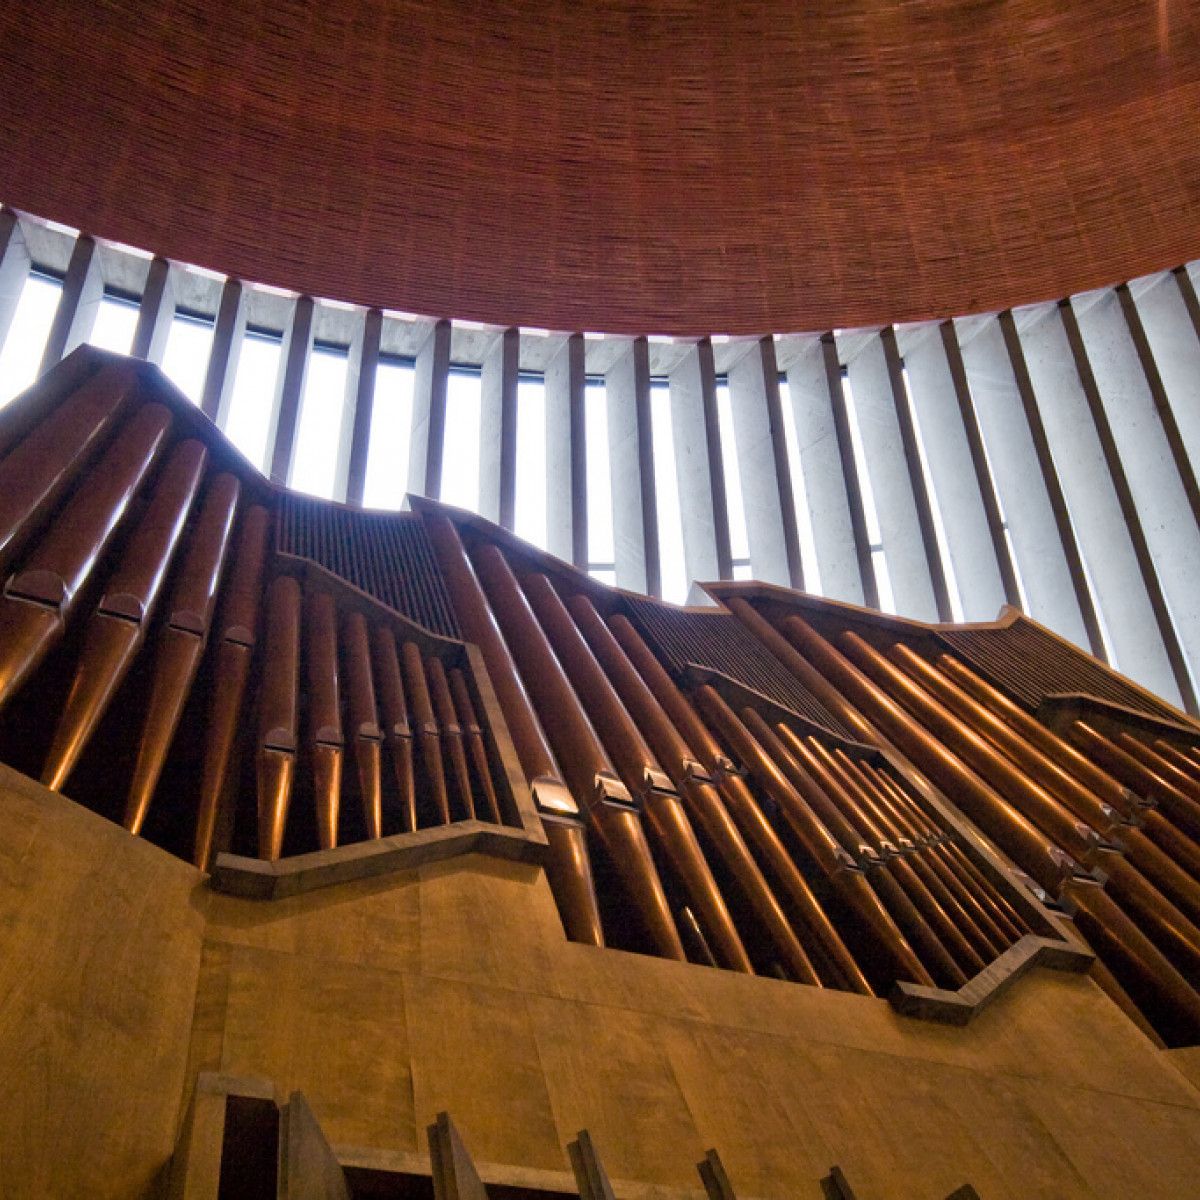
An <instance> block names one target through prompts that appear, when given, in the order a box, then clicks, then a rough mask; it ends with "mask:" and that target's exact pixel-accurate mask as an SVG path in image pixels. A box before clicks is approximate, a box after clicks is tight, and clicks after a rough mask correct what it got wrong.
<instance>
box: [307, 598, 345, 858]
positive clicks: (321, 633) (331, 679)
mask: <svg viewBox="0 0 1200 1200" xmlns="http://www.w3.org/2000/svg"><path fill="white" fill-rule="evenodd" d="M304 643H305V645H304V649H305V654H304V663H305V667H306V672H305V674H306V680H307V685H308V687H307V700H308V752H309V756H310V759H311V762H312V771H313V803H314V805H315V808H316V818H317V845H318V846H319V847H320V848H321V849H322V850H332V849H333V848H334V847H335V846H336V845H337V844H338V819H339V816H340V813H341V803H342V754H343V751H344V749H345V739H344V738H343V737H342V711H341V703H340V700H339V692H340V688H339V680H338V644H337V608H336V606H335V605H334V602H333V597H332V596H331V595H330V594H329V593H328V592H325V591H311V592H309V593H308V595H307V596H306V598H305V612H304Z"/></svg>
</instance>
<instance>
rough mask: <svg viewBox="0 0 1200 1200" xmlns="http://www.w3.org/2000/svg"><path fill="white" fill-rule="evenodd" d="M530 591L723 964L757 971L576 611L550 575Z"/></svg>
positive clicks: (534, 578) (533, 577) (530, 582)
mask: <svg viewBox="0 0 1200 1200" xmlns="http://www.w3.org/2000/svg"><path fill="white" fill-rule="evenodd" d="M523 585H524V589H525V594H526V596H527V597H528V599H529V603H530V606H531V607H532V609H533V612H534V614H535V616H536V617H537V619H538V621H539V622H540V623H541V626H542V629H543V631H544V632H545V634H546V636H547V637H548V638H549V640H550V644H551V647H552V648H553V650H554V652H555V653H556V654H557V655H558V659H559V661H560V662H561V663H562V665H563V668H564V670H565V671H566V672H567V674H568V676H569V678H570V680H571V684H572V686H573V688H574V691H575V695H576V696H577V697H579V699H580V700H581V701H582V703H583V706H584V709H585V710H586V712H587V714H588V716H589V717H590V718H591V720H592V722H593V724H594V726H595V728H596V730H597V732H598V733H599V735H600V737H601V738H602V739H603V742H604V746H605V748H606V749H607V750H608V751H609V752H610V754H611V755H612V759H613V763H614V765H615V766H616V768H617V772H618V774H619V775H620V777H621V779H622V781H623V782H624V784H625V786H626V787H627V788H628V789H629V791H630V792H631V793H632V794H633V795H635V796H641V798H642V813H643V815H644V817H645V819H646V821H647V823H648V824H649V826H650V831H651V833H652V834H653V835H654V837H655V840H656V841H657V842H658V844H659V846H660V847H661V849H662V852H663V854H664V855H665V857H666V858H667V860H668V861H669V862H670V864H671V867H672V869H673V870H674V871H675V873H676V875H677V877H678V878H679V880H680V881H681V882H682V884H683V887H684V890H685V891H686V892H687V894H688V897H689V899H690V901H691V904H692V907H693V909H694V910H695V912H696V914H697V915H698V917H699V918H700V921H701V924H702V925H703V928H704V932H705V935H706V940H707V941H708V942H709V943H710V945H711V947H712V949H713V950H714V952H715V954H716V956H717V958H718V960H719V961H720V962H721V964H722V965H723V966H726V967H728V968H730V969H731V970H735V971H742V972H744V973H746V974H753V968H752V967H751V965H750V958H749V956H748V955H747V954H746V950H745V947H744V946H743V945H742V940H741V938H740V937H739V936H738V932H737V929H736V928H735V927H734V924H733V918H732V917H731V916H730V915H729V910H728V908H727V907H726V905H725V901H724V899H723V898H722V896H721V892H720V889H719V888H718V887H717V881H716V880H715V879H714V878H713V877H712V873H711V872H710V871H709V869H708V863H707V862H705V860H704V854H703V851H702V850H701V849H700V843H699V842H698V841H697V840H696V835H695V833H694V832H693V831H692V827H691V825H690V824H689V823H688V819H687V814H686V813H685V812H684V809H683V805H682V804H681V803H680V800H679V797H678V796H676V795H674V794H673V793H671V792H669V791H667V790H666V788H665V786H664V785H665V784H666V783H667V780H666V778H665V777H664V776H663V772H662V769H661V767H660V766H659V764H658V762H657V761H656V760H655V758H654V755H653V754H652V753H651V751H650V747H649V746H648V745H646V741H645V739H644V738H643V737H642V735H641V732H640V730H639V729H638V727H637V725H635V724H634V722H633V720H632V719H631V718H630V716H629V713H628V712H627V711H626V709H625V707H624V705H623V704H622V703H621V699H620V697H619V696H618V694H617V692H616V690H615V688H614V687H613V685H612V683H611V682H610V681H609V679H608V676H607V675H605V673H604V671H603V669H602V668H601V667H600V664H599V663H598V662H597V661H596V658H595V656H594V655H593V654H592V652H591V650H590V648H589V647H588V643H587V642H586V641H585V640H584V638H583V635H582V634H581V633H580V632H579V629H578V627H577V626H576V625H575V622H574V621H573V620H572V619H571V614H570V613H569V612H568V611H567V608H566V606H565V605H564V604H563V602H562V600H561V598H560V597H559V595H558V593H557V592H556V591H555V590H554V587H553V585H552V584H551V582H550V580H549V579H547V578H546V576H545V575H542V574H539V573H536V572H534V573H531V574H529V575H527V576H526V577H525V579H524V580H523Z"/></svg>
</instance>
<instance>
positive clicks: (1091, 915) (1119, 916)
mask: <svg viewBox="0 0 1200 1200" xmlns="http://www.w3.org/2000/svg"><path fill="white" fill-rule="evenodd" d="M1062 894H1063V897H1064V898H1065V899H1067V900H1068V901H1070V902H1071V903H1072V904H1073V905H1074V906H1075V910H1076V911H1075V912H1074V914H1073V916H1074V921H1075V924H1076V925H1078V926H1079V928H1080V930H1081V931H1082V933H1083V935H1084V937H1085V938H1086V939H1087V941H1088V943H1089V944H1090V945H1091V946H1092V947H1093V949H1095V951H1096V952H1097V953H1098V954H1099V955H1100V957H1101V959H1102V960H1103V961H1104V963H1105V965H1106V966H1108V967H1109V968H1110V969H1111V970H1113V971H1114V973H1115V974H1116V975H1117V978H1118V981H1119V982H1121V983H1122V986H1125V987H1129V986H1130V984H1133V985H1135V986H1136V989H1137V990H1138V991H1140V992H1142V993H1144V994H1146V995H1147V996H1148V998H1149V999H1150V1000H1151V1002H1152V1004H1153V1010H1152V1011H1151V1013H1150V1014H1149V1015H1151V1016H1152V1017H1153V1016H1154V1015H1155V1014H1156V1013H1157V1014H1161V1016H1159V1017H1158V1019H1156V1020H1155V1021H1154V1024H1155V1027H1156V1028H1157V1029H1159V1030H1160V1032H1166V1031H1168V1030H1169V1031H1170V1033H1171V1035H1172V1036H1171V1037H1170V1038H1168V1039H1167V1040H1168V1044H1172V1043H1173V1044H1176V1045H1184V1044H1194V1043H1196V1042H1197V1041H1200V995H1198V994H1197V992H1196V990H1195V989H1194V988H1193V987H1192V985H1191V984H1189V983H1188V981H1187V980H1186V979H1184V977H1183V975H1181V974H1180V972H1179V971H1178V970H1177V969H1176V968H1175V967H1174V965H1173V964H1172V963H1171V962H1170V960H1169V959H1168V958H1167V957H1166V955H1164V954H1163V952H1162V951H1161V950H1159V949H1158V947H1157V946H1156V945H1155V944H1154V943H1153V942H1152V941H1151V940H1150V938H1148V937H1147V936H1146V934H1144V933H1143V932H1142V931H1141V930H1140V929H1139V928H1138V927H1137V925H1136V924H1135V923H1134V922H1133V921H1132V920H1130V918H1129V917H1128V916H1126V914H1125V913H1124V912H1122V911H1121V909H1120V907H1119V906H1118V905H1117V904H1116V903H1115V901H1114V900H1113V898H1112V897H1111V896H1108V895H1106V894H1105V892H1104V891H1103V890H1102V889H1101V888H1099V887H1096V886H1095V884H1092V883H1089V882H1087V881H1085V880H1081V879H1072V880H1069V881H1068V882H1067V883H1066V884H1064V886H1063V889H1062Z"/></svg>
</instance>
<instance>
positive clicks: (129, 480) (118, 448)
mask: <svg viewBox="0 0 1200 1200" xmlns="http://www.w3.org/2000/svg"><path fill="white" fill-rule="evenodd" d="M170 425H171V414H170V413H169V412H168V411H167V409H165V408H164V407H163V406H162V405H161V404H148V405H146V406H145V407H144V408H142V409H140V410H139V411H138V412H137V414H136V415H135V416H134V417H133V418H132V420H130V421H129V422H128V424H127V425H125V426H124V428H123V429H122V430H121V435H120V437H118V438H117V439H116V440H115V441H113V443H112V444H111V445H110V446H109V448H108V450H107V451H106V452H105V454H104V456H103V457H102V458H101V459H100V461H99V463H98V464H97V465H96V467H95V468H94V469H93V470H91V471H89V472H88V473H87V475H86V477H85V478H84V480H83V482H82V484H80V486H79V488H78V489H77V490H76V492H75V494H74V495H73V496H72V498H71V500H70V501H69V502H68V503H67V505H66V507H65V508H64V509H63V511H62V513H60V514H59V515H58V517H57V518H56V519H55V521H54V522H53V524H52V525H51V526H50V529H49V531H48V533H47V534H46V536H45V537H44V538H42V540H41V541H40V542H38V544H37V545H36V547H34V549H33V551H32V552H31V553H30V555H29V557H28V559H27V560H26V561H25V562H24V563H23V564H22V565H21V568H20V570H18V571H17V572H16V573H15V574H13V575H12V576H11V577H10V578H9V579H8V581H7V583H5V585H4V594H3V598H2V599H0V647H3V650H0V706H3V705H4V704H6V703H7V702H8V700H9V699H10V698H11V696H12V694H13V693H14V692H15V691H16V690H17V689H18V688H19V687H20V686H21V684H22V683H24V682H25V680H26V679H27V678H28V677H29V676H30V674H32V672H33V670H34V668H36V667H37V666H38V664H39V663H41V661H42V659H43V658H44V657H45V655H46V653H47V652H48V651H49V650H50V648H51V647H52V646H53V645H54V644H55V643H56V642H57V641H58V639H59V638H60V637H61V636H62V634H63V632H64V630H65V628H66V623H67V620H68V618H69V616H70V613H71V610H72V608H73V607H74V604H75V602H76V600H77V599H78V597H79V594H80V590H81V589H82V587H83V585H84V583H85V582H87V580H88V579H89V578H90V577H91V575H92V572H93V570H94V568H95V566H96V564H97V562H98V561H99V559H100V557H101V555H102V554H103V552H104V548H105V547H106V546H107V545H108V543H109V540H110V539H111V537H112V535H113V533H114V532H115V531H116V528H117V525H118V524H119V523H120V521H121V518H122V517H123V516H124V515H125V512H126V510H127V509H128V507H129V503H130V501H131V500H132V499H133V496H134V494H135V493H136V492H137V490H138V488H139V487H140V486H141V483H142V481H143V480H144V479H145V478H146V475H147V473H148V472H149V470H150V467H151V465H152V464H153V462H154V460H155V458H156V457H157V455H158V452H159V450H160V449H161V448H162V445H163V442H164V440H165V438H166V435H167V431H168V429H169V428H170Z"/></svg>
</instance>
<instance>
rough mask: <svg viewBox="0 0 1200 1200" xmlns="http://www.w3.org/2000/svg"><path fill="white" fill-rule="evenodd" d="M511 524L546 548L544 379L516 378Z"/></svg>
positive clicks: (527, 538)
mask: <svg viewBox="0 0 1200 1200" xmlns="http://www.w3.org/2000/svg"><path fill="white" fill-rule="evenodd" d="M513 525H514V529H515V530H516V534H517V536H518V537H522V538H524V539H525V540H526V541H527V542H532V543H533V544H534V545H535V546H540V547H541V548H542V549H543V550H544V549H545V548H546V381H545V378H544V377H543V376H541V375H522V376H520V378H519V379H518V380H517V479H516V505H515V511H514V514H513Z"/></svg>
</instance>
